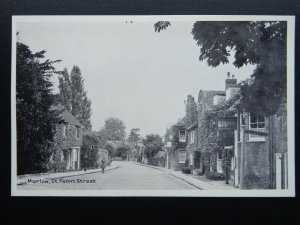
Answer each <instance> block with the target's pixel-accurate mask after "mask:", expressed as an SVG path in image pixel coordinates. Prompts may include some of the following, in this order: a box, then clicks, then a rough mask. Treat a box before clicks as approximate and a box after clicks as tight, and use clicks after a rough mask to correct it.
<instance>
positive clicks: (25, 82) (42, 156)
mask: <svg viewBox="0 0 300 225" xmlns="http://www.w3.org/2000/svg"><path fill="white" fill-rule="evenodd" d="M45 52H46V51H40V52H37V53H32V52H31V50H30V49H29V47H28V46H27V45H25V44H23V43H20V42H18V43H17V57H16V61H17V65H16V79H17V82H16V109H17V110H16V111H17V147H18V148H17V173H18V174H26V173H37V172H43V171H46V170H47V165H48V163H49V159H50V156H51V154H52V151H51V149H52V145H53V136H54V130H55V125H54V124H55V122H56V121H57V114H56V113H53V112H51V111H50V107H51V105H52V104H53V98H52V94H51V91H52V87H53V84H52V83H51V81H50V78H51V77H52V76H53V74H54V73H56V71H55V68H54V67H53V64H54V63H56V62H58V61H59V60H57V61H51V60H43V62H41V59H43V58H44V54H45Z"/></svg>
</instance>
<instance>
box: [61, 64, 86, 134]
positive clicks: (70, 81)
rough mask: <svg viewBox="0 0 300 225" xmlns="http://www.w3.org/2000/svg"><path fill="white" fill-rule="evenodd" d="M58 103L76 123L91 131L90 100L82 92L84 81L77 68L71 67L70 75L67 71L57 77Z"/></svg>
mask: <svg viewBox="0 0 300 225" xmlns="http://www.w3.org/2000/svg"><path fill="white" fill-rule="evenodd" d="M59 91H60V98H59V100H60V102H61V104H63V105H64V106H65V107H66V109H68V110H69V111H70V112H71V113H72V115H73V116H74V117H75V118H76V119H78V121H79V122H80V123H81V124H82V125H83V126H84V127H85V130H91V121H90V117H91V100H90V99H88V97H87V93H86V91H85V90H84V80H83V78H82V76H81V71H80V69H79V67H78V66H73V68H72V71H71V74H70V75H69V74H68V71H67V69H64V71H63V72H61V76H60V77H59Z"/></svg>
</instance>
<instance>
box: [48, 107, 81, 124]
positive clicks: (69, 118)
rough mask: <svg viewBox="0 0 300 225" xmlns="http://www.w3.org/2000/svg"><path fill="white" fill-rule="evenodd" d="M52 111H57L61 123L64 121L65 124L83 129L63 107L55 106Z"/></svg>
mask: <svg viewBox="0 0 300 225" xmlns="http://www.w3.org/2000/svg"><path fill="white" fill-rule="evenodd" d="M50 110H52V111H57V112H58V113H59V117H60V121H64V122H65V123H68V124H72V125H75V126H78V127H83V126H82V124H81V123H80V122H79V121H78V120H77V119H76V118H75V117H74V116H73V115H72V114H71V113H70V112H69V111H68V110H67V109H66V108H65V107H64V106H63V105H61V104H57V105H53V106H52V107H51V109H50Z"/></svg>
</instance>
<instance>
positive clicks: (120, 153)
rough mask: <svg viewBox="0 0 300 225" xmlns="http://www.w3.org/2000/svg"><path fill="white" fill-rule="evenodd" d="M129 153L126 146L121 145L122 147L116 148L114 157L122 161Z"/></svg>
mask: <svg viewBox="0 0 300 225" xmlns="http://www.w3.org/2000/svg"><path fill="white" fill-rule="evenodd" d="M129 151H130V148H129V146H128V145H122V146H119V147H117V149H116V154H115V156H117V157H121V158H122V159H126V157H127V155H128V153H129Z"/></svg>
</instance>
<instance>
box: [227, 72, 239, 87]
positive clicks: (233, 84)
mask: <svg viewBox="0 0 300 225" xmlns="http://www.w3.org/2000/svg"><path fill="white" fill-rule="evenodd" d="M236 83H237V79H235V76H234V74H232V75H231V78H230V72H227V79H226V80H225V90H227V89H228V88H230V87H236Z"/></svg>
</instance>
